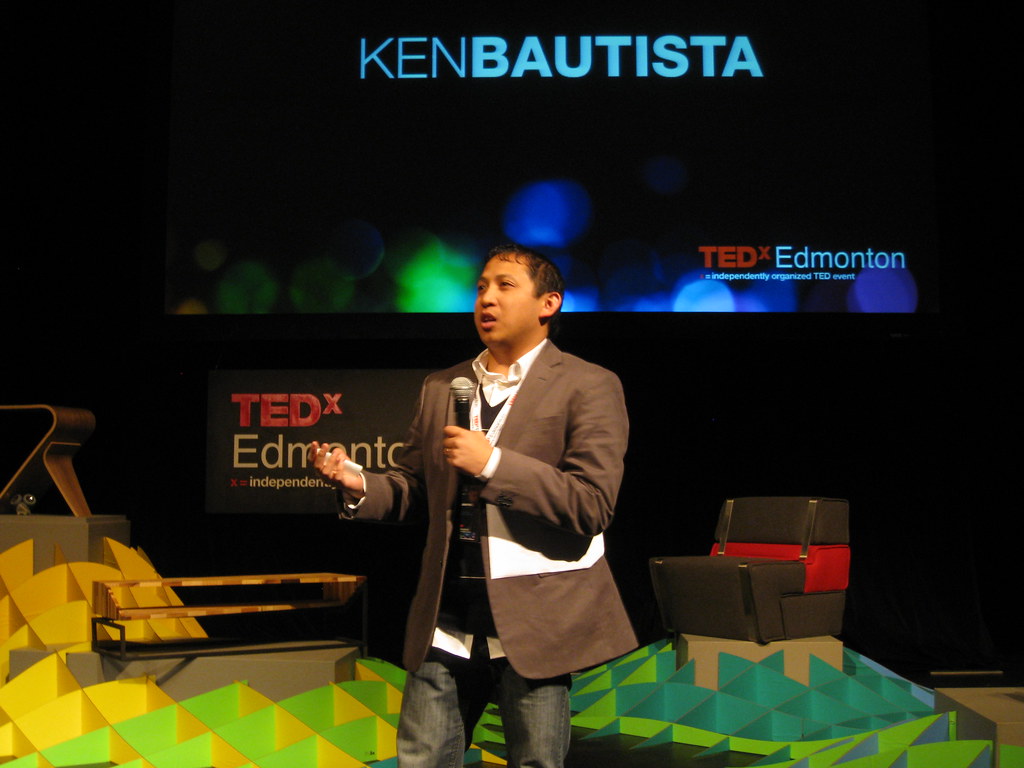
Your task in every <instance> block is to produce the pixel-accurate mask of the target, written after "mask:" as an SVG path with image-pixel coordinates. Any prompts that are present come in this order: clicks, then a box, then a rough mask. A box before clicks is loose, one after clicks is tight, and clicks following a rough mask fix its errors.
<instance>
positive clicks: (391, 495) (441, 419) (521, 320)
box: [310, 245, 636, 768]
mask: <svg viewBox="0 0 1024 768" xmlns="http://www.w3.org/2000/svg"><path fill="white" fill-rule="evenodd" d="M564 290H565V288H564V282H563V279H562V276H561V274H560V273H559V271H558V268H557V267H556V266H555V265H554V264H553V263H552V262H551V261H549V260H548V259H547V258H545V257H544V256H542V255H541V254H539V253H537V252H535V251H533V250H531V249H528V248H524V247H522V246H519V245H505V246H499V247H497V248H495V249H493V250H492V251H491V252H490V254H489V255H488V260H487V263H486V264H485V266H484V269H483V272H482V273H481V275H480V278H479V280H478V281H477V298H476V303H475V307H474V313H473V316H474V321H475V323H476V329H477V332H478V334H479V335H480V340H481V341H482V342H483V343H484V346H485V347H486V349H485V350H484V351H483V352H482V353H481V354H480V355H479V356H478V357H477V358H476V359H475V360H471V361H467V362H465V363H462V364H460V365H457V366H455V367H454V368H450V369H449V370H447V371H441V372H439V373H435V374H431V375H430V376H428V377H427V379H426V381H425V382H424V384H423V388H422V390H421V392H420V397H419V401H418V403H417V407H416V415H415V418H414V419H413V423H412V425H411V426H410V428H409V433H408V436H407V437H406V439H405V448H404V450H403V454H402V457H401V460H400V462H399V466H398V468H397V469H395V470H391V471H388V472H386V473H380V474H377V473H369V472H367V473H362V472H355V471H353V469H357V467H354V465H351V464H349V466H348V467H346V466H345V461H346V459H347V457H346V455H345V452H344V450H343V449H341V448H338V447H337V446H335V448H334V450H333V451H332V450H330V448H329V446H328V445H327V444H325V443H324V444H322V443H316V442H314V443H313V444H312V446H311V448H310V459H311V461H312V463H313V466H314V467H315V469H316V471H317V472H319V473H320V475H321V476H322V478H323V479H324V480H325V481H326V482H328V483H330V484H331V485H333V486H334V487H335V488H337V489H338V492H339V493H338V495H339V505H340V510H341V515H342V517H346V518H355V519H360V520H382V521H391V522H396V521H413V520H416V519H419V518H422V517H423V516H426V518H427V521H428V526H429V527H428V532H427V540H426V545H425V547H424V551H423V560H422V564H421V570H420V577H419V583H418V586H417V589H416V594H415V597H414V598H413V601H412V606H411V608H410V611H409V620H408V626H407V630H406V638H405V650H404V654H403V662H404V665H405V667H406V669H407V671H408V677H407V681H406V685H405V692H404V695H403V699H402V711H401V718H400V721H399V726H398V765H399V768H440V767H441V766H446V767H447V766H458V765H462V761H463V753H464V751H465V749H466V747H467V746H468V745H469V743H470V740H471V734H472V730H473V727H474V725H475V724H476V722H477V720H478V718H479V716H480V714H481V713H482V711H483V709H484V707H485V706H486V704H487V702H488V701H489V700H490V697H491V696H492V694H493V693H495V692H496V693H497V701H498V705H499V708H500V711H501V719H502V724H503V726H504V729H505V740H506V746H507V749H508V763H509V765H510V766H512V767H513V768H527V766H529V767H531V768H557V767H560V766H562V765H563V763H564V760H565V755H566V753H567V752H568V749H569V736H570V725H569V687H570V682H571V681H570V673H571V672H574V671H576V670H580V669H584V668H586V667H590V666H594V665H596V664H600V663H603V662H605V661H608V660H609V659H612V658H615V657H617V656H620V655H622V654H624V653H627V652H629V651H630V650H632V649H633V648H635V647H636V637H635V636H634V634H633V630H632V627H631V626H630V623H629V619H628V617H627V616H626V612H625V610H624V608H623V606H622V601H621V599H620V597H619V594H618V591H617V589H616V587H615V583H614V581H613V579H612V575H611V572H610V570H609V568H608V564H607V562H606V561H605V558H604V539H603V532H604V530H605V529H606V528H607V527H608V526H609V524H610V523H611V521H612V516H613V514H614V509H615V501H616V497H617V495H618V491H619V485H620V483H621V481H622V471H623V464H622V458H623V454H624V453H625V450H626V439H627V433H628V422H627V417H626V409H625V403H624V400H623V395H622V386H621V384H620V382H619V379H618V377H616V376H615V375H614V374H613V373H611V372H610V371H607V370H605V369H603V368H600V367H598V366H596V365H593V364H591V363H587V362H585V361H583V360H580V359H579V358H577V357H574V356H572V355H568V354H565V353H563V352H561V351H560V350H559V349H558V348H557V347H556V346H555V345H554V344H553V343H552V342H551V341H550V340H549V335H550V333H551V330H552V327H553V325H554V324H555V323H557V320H558V313H559V311H560V309H561V306H562V296H563V294H564Z"/></svg>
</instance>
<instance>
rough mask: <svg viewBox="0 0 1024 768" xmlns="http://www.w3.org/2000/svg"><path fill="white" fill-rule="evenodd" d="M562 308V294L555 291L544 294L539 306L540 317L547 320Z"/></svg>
mask: <svg viewBox="0 0 1024 768" xmlns="http://www.w3.org/2000/svg"><path fill="white" fill-rule="evenodd" d="M561 306H562V294H560V293H558V292H557V291H549V292H548V293H546V294H544V301H543V303H542V304H541V306H540V316H541V317H542V318H548V317H551V316H553V315H554V314H555V313H556V312H557V311H558V309H559V307H561Z"/></svg>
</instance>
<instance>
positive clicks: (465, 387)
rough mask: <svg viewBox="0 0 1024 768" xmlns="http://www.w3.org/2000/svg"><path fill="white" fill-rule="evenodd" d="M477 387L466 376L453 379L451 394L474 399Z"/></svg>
mask: <svg viewBox="0 0 1024 768" xmlns="http://www.w3.org/2000/svg"><path fill="white" fill-rule="evenodd" d="M474 390H476V385H475V384H474V383H473V382H472V381H470V380H469V379H467V378H466V377H465V376H459V377H458V378H455V379H452V387H451V392H452V394H453V395H455V396H456V397H472V395H473V392H474Z"/></svg>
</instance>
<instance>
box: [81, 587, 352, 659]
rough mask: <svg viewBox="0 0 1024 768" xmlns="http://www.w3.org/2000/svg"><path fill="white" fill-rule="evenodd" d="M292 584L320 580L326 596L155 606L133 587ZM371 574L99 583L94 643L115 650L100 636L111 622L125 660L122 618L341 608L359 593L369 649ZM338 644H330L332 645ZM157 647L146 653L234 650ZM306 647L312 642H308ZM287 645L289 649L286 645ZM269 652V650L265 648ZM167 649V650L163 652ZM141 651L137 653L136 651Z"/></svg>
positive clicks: (100, 648) (95, 597) (106, 650)
mask: <svg viewBox="0 0 1024 768" xmlns="http://www.w3.org/2000/svg"><path fill="white" fill-rule="evenodd" d="M275 584H279V585H287V584H320V585H321V595H320V597H319V598H312V599H302V600H276V601H268V602H260V601H255V602H232V603H212V604H209V603H208V604H202V605H184V604H178V605H169V604H167V603H161V604H156V605H139V604H138V600H137V598H136V596H135V595H133V594H132V590H141V589H154V590H159V589H174V588H175V587H179V588H186V587H255V586H267V585H275ZM365 586H366V577H365V576H353V575H349V574H343V573H285V574H268V575H258V576H200V577H184V578H170V579H136V580H130V581H97V582H95V583H94V584H93V611H94V613H96V614H97V615H96V616H95V617H94V618H93V632H92V644H93V650H94V651H96V652H98V653H104V654H107V655H110V654H111V653H112V652H113V649H112V648H111V647H110V646H109V645H105V644H104V643H103V641H100V640H99V639H98V637H97V627H98V626H100V625H102V626H107V627H111V628H112V629H114V630H116V631H117V633H118V636H119V640H118V641H117V643H118V648H119V652H118V654H117V655H118V656H119V657H120V658H121V659H127V658H128V652H127V641H126V635H125V627H124V625H122V624H120V623H119V622H122V621H136V620H158V619H185V618H198V617H202V616H228V615H238V614H247V613H266V612H272V611H294V610H304V609H310V608H338V607H342V606H345V605H347V604H348V603H349V602H350V601H351V600H352V599H353V598H354V597H355V596H357V595H358V596H360V598H361V601H362V639H361V641H360V643H359V644H360V646H361V648H362V649H363V651H364V652H365V648H366V630H367V600H366V590H365ZM336 644H337V643H331V644H329V645H325V647H331V646H333V645H336ZM147 645H150V646H152V649H150V650H146V651H145V652H144V653H143V655H145V657H146V658H160V657H171V656H196V655H208V654H211V653H218V654H222V653H232V651H230V650H225V649H224V647H219V648H217V649H216V650H210V648H211V646H212V644H211V643H205V644H201V645H203V646H204V647H203V648H198V649H195V648H194V649H187V648H184V647H183V644H181V643H163V644H161V643H152V644H147ZM304 647H307V648H308V646H304ZM282 649H287V647H284V648H282ZM263 650H265V649H263ZM164 651H166V652H164ZM234 652H235V653H254V652H257V649H256V648H255V647H254V646H246V647H245V649H244V650H237V651H234ZM137 655H138V654H137Z"/></svg>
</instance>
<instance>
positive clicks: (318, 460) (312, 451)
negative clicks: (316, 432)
mask: <svg viewBox="0 0 1024 768" xmlns="http://www.w3.org/2000/svg"><path fill="white" fill-rule="evenodd" d="M309 461H310V463H311V464H312V465H313V469H314V471H316V472H317V473H318V474H319V475H320V479H322V480H323V481H324V482H325V483H327V484H328V485H331V486H334V487H335V488H342V489H344V490H345V491H346V492H347V493H349V494H350V495H352V496H353V497H355V498H362V495H363V478H362V477H361V476H360V474H361V473H362V471H363V468H362V467H361V466H359V465H358V464H356V463H355V462H354V461H351V460H350V459H349V458H348V454H346V453H345V449H344V448H342V447H341V446H336V447H335V448H333V449H332V448H331V446H330V445H329V444H328V443H318V442H317V441H316V440H314V441H313V442H312V443H311V444H310V446H309Z"/></svg>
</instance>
